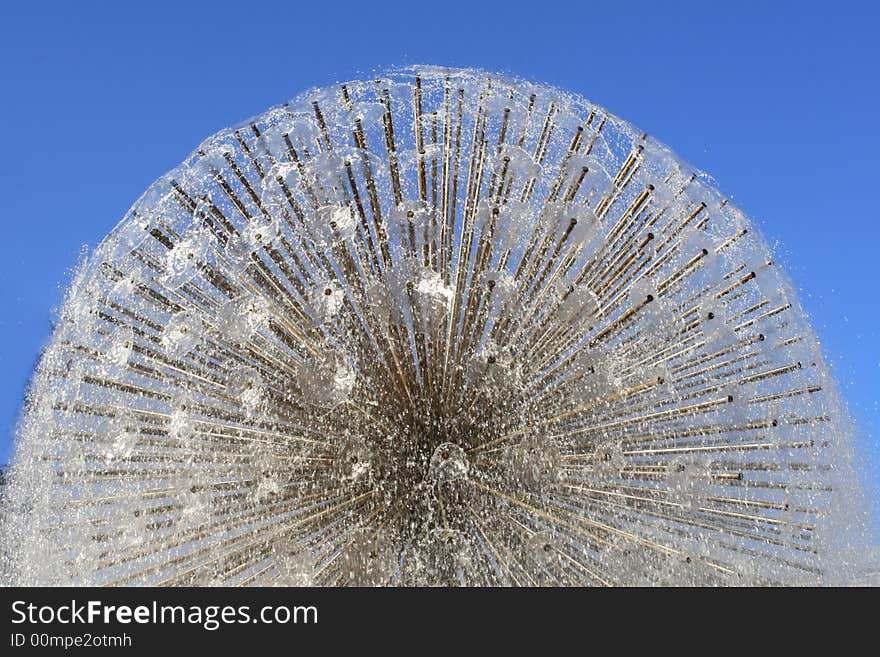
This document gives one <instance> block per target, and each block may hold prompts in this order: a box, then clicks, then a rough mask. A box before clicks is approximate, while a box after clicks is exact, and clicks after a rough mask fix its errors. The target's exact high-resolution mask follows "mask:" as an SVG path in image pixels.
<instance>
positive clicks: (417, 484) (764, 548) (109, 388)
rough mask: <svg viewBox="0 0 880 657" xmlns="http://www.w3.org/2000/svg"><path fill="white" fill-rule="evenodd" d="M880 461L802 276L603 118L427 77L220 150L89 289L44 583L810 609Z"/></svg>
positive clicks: (851, 549)
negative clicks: (733, 595)
mask: <svg viewBox="0 0 880 657" xmlns="http://www.w3.org/2000/svg"><path fill="white" fill-rule="evenodd" d="M852 443H853V431H852V429H851V426H850V423H849V420H848V418H847V415H846V412H845V410H844V408H843V406H842V404H841V400H840V399H839V397H838V394H837V392H836V391H835V383H834V381H833V380H832V379H831V378H830V377H829V374H828V371H827V369H826V367H825V365H824V364H823V361H822V356H821V354H820V351H819V348H818V346H817V341H816V339H815V337H814V335H813V333H812V331H811V329H810V327H809V325H808V323H807V321H806V319H805V316H804V313H803V311H802V310H801V308H800V306H799V305H798V302H797V299H796V297H795V294H794V292H793V289H792V286H791V284H790V283H789V282H788V279H787V278H786V277H785V275H784V274H783V273H782V272H781V271H780V269H779V267H778V265H777V264H776V263H775V262H774V260H773V256H772V254H771V253H770V251H769V250H768V248H767V246H766V244H765V243H764V241H763V240H762V239H761V237H760V236H759V235H758V234H757V233H756V231H755V229H754V227H753V226H752V225H751V223H750V222H749V221H748V219H747V218H746V217H745V216H744V215H743V214H742V212H740V211H739V210H738V209H737V208H736V207H734V206H733V205H731V204H730V203H728V201H727V199H725V198H724V197H722V196H721V195H720V194H719V192H718V191H717V190H716V189H714V188H713V187H712V185H711V184H709V182H708V181H707V179H706V177H705V176H704V175H702V174H701V173H700V172H698V171H695V170H693V169H691V168H689V167H688V166H687V165H686V164H684V163H683V162H682V161H681V160H679V159H678V158H677V157H676V156H675V155H674V154H673V153H672V152H670V151H669V150H668V149H667V148H666V147H665V146H663V145H661V144H659V143H657V142H656V141H654V140H653V139H651V138H650V137H648V136H647V135H644V134H641V133H639V132H638V131H637V130H635V129H634V128H633V127H632V126H630V125H629V124H627V123H625V122H623V121H621V120H620V119H618V118H616V117H614V116H613V115H611V114H609V113H608V112H606V111H605V110H604V109H602V108H600V107H597V106H595V105H592V104H590V103H589V102H587V101H585V100H583V99H581V98H579V97H576V96H572V95H569V94H567V93H564V92H561V91H559V90H556V89H551V88H547V87H544V86H538V85H534V84H529V83H526V82H522V81H519V80H512V79H508V78H505V77H503V76H496V75H491V74H487V73H484V72H481V71H472V70H453V69H443V68H433V67H420V68H417V69H408V70H402V71H396V72H393V73H391V74H389V75H385V76H382V77H380V78H378V79H375V80H369V81H358V82H351V83H348V84H344V85H335V86H333V87H330V88H326V89H319V90H315V91H311V92H308V93H306V94H304V95H303V96H300V97H299V98H297V99H295V100H293V101H291V102H289V103H285V104H284V105H282V106H280V107H276V108H273V109H271V110H269V111H267V112H265V113H264V114H262V115H260V116H258V117H255V118H253V119H251V120H250V121H247V122H245V123H242V124H240V125H239V126H237V127H235V128H231V129H228V130H224V131H221V132H220V133H218V134H216V135H214V136H212V137H211V138H209V139H208V140H207V141H205V142H204V143H203V144H202V145H201V146H200V147H199V148H198V149H197V150H196V151H195V152H194V153H192V154H191V155H190V156H189V157H188V158H187V159H186V161H185V162H184V163H183V164H181V165H180V166H179V167H178V168H176V169H175V170H173V171H172V172H170V173H168V174H167V175H165V176H163V177H162V178H160V179H159V180H158V181H156V183H154V184H153V185H152V186H151V187H150V188H149V189H148V190H147V192H146V193H145V194H144V195H143V196H142V197H141V198H140V199H139V200H138V201H137V202H136V203H135V205H134V206H133V207H132V208H131V210H130V211H129V212H128V214H127V215H126V216H125V218H124V219H123V221H122V222H121V223H120V224H119V225H118V226H117V227H116V228H115V229H114V230H113V231H112V232H111V233H110V234H109V235H108V237H107V238H106V239H105V240H104V241H103V242H102V243H101V244H100V246H99V247H98V248H97V249H96V250H95V252H94V253H93V254H92V255H91V256H90V257H89V258H88V260H87V261H86V262H85V263H84V264H83V266H82V268H81V269H80V270H79V272H78V273H77V275H76V276H75V279H74V281H73V283H72V285H71V287H70V290H69V292H68V295H67V298H66V301H65V303H64V306H63V310H62V311H61V315H60V320H59V324H58V326H57V329H56V330H55V332H54V335H53V337H52V341H51V344H50V345H49V346H48V348H47V349H46V351H45V354H44V355H43V358H42V361H41V363H40V365H39V368H38V371H37V373H36V375H35V381H34V384H33V386H32V390H31V392H30V395H29V400H28V408H27V410H26V414H25V417H24V419H23V421H22V423H21V426H20V429H19V438H18V443H17V448H16V455H15V460H14V463H13V466H12V469H11V473H10V482H9V485H8V486H7V489H6V494H5V497H6V499H5V502H4V517H3V523H4V527H3V538H4V541H5V546H4V552H5V559H6V563H5V565H4V571H5V573H4V576H5V579H6V580H7V581H9V582H14V583H23V584H70V585H80V584H109V585H132V584H147V585H154V584H156V585H158V584H170V585H206V584H220V585H249V584H263V585H265V584H278V585H351V584H353V585H389V584H390V585H395V584H399V585H421V584H430V585H582V584H583V585H594V584H595V585H628V584H697V585H703V584H815V583H836V582H841V581H847V580H848V578H850V576H851V575H853V574H854V573H856V572H857V571H858V572H862V571H860V570H859V569H860V568H862V566H863V564H861V563H860V561H859V559H860V558H861V555H862V554H863V547H864V546H865V545H866V542H865V541H866V538H865V536H866V534H865V532H866V531H867V530H866V529H865V524H864V516H863V515H861V514H862V513H863V510H864V505H863V503H862V501H861V498H860V494H859V488H858V486H857V484H856V479H857V477H856V475H855V472H854V470H853V468H852V465H851V461H852V455H851V451H852Z"/></svg>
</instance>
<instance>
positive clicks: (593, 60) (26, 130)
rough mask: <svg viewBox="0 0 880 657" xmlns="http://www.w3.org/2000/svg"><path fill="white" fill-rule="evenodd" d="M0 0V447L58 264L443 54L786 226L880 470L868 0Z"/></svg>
mask: <svg viewBox="0 0 880 657" xmlns="http://www.w3.org/2000/svg"><path fill="white" fill-rule="evenodd" d="M2 4H3V7H2V8H0V130H2V139H0V155H2V157H0V226H2V237H0V308H2V309H3V310H2V314H0V462H4V461H6V459H7V458H8V456H9V452H10V445H11V436H12V432H13V426H14V423H15V420H16V416H17V412H18V409H19V407H20V404H21V399H22V396H23V393H24V388H25V384H26V381H27V380H28V377H29V375H30V373H31V371H32V368H33V366H34V364H35V360H36V357H37V354H38V352H39V349H40V347H41V346H42V345H43V344H44V342H45V341H46V339H47V338H48V332H49V322H50V318H51V309H52V308H53V307H54V306H55V305H56V304H57V303H58V301H59V300H60V296H61V289H62V288H63V286H64V285H65V284H66V281H67V279H68V276H69V270H70V268H71V267H72V266H73V265H74V264H75V262H76V261H77V258H78V254H79V253H80V250H81V248H82V247H83V245H88V246H89V247H94V246H95V245H96V244H97V243H98V241H99V240H100V239H101V238H102V237H103V236H104V235H105V234H106V233H107V232H108V231H109V230H110V229H111V228H112V227H113V226H114V225H115V224H116V222H117V221H118V220H119V219H120V218H121V217H122V215H123V214H124V212H125V211H126V209H127V208H128V207H129V205H130V204H131V203H132V202H133V201H134V200H135V199H136V198H137V197H138V196H139V195H140V193H141V192H142V191H143V190H144V189H145V188H146V187H147V185H148V184H149V183H150V182H151V181H152V180H154V179H155V178H157V177H158V176H159V175H161V174H162V173H164V172H165V171H167V170H168V169H170V168H172V167H174V166H175V165H176V164H177V163H178V162H180V161H181V160H182V159H183V158H184V156H185V155H186V154H187V153H188V152H189V151H190V150H192V149H193V148H194V147H195V146H196V145H197V144H198V143H199V142H200V141H201V140H202V139H203V138H205V137H207V136H208V135H210V134H211V133H213V132H215V131H217V130H218V129H220V128H222V127H224V126H227V125H229V124H232V123H236V122H238V121H240V120H242V119H244V118H246V117H248V116H250V115H253V114H256V113H258V112H261V111H262V110H264V109H266V108H267V107H269V106H270V105H273V104H277V103H279V102H281V101H284V100H286V99H288V98H289V97H291V96H293V95H295V94H296V93H298V92H299V91H301V90H304V89H306V88H308V87H312V86H321V85H326V84H330V83H333V82H336V81H340V80H345V79H351V78H354V77H357V76H359V75H362V74H369V73H371V72H372V71H373V70H374V69H376V68H383V67H388V66H394V65H400V64H412V63H434V64H445V65H450V66H478V67H481V68H486V69H490V70H498V71H503V72H506V73H510V74H513V75H516V76H520V77H525V78H529V79H534V80H537V81H543V82H547V83H550V84H553V85H557V86H560V87H563V88H566V89H569V90H571V91H575V92H578V93H580V94H582V95H584V96H586V97H587V98H589V99H590V100H592V101H593V102H596V103H598V104H600V105H603V106H605V107H606V108H608V109H609V110H610V111H612V112H614V113H615V114H617V115H618V116H621V117H623V118H625V119H627V120H629V121H631V122H633V123H634V124H635V125H637V126H639V127H641V128H642V129H644V130H646V131H647V132H649V133H651V134H653V135H655V136H656V137H657V138H659V139H660V140H662V141H664V142H666V143H667V144H669V145H670V146H671V147H672V148H673V149H674V150H675V151H677V152H678V153H679V154H680V155H682V156H683V157H684V158H685V159H686V160H688V161H689V162H691V163H692V164H693V165H695V166H697V167H699V168H701V169H704V170H705V171H707V172H709V173H711V174H712V175H714V176H715V177H716V178H717V180H718V182H719V186H720V187H721V189H722V190H723V191H724V192H725V193H726V194H728V195H729V196H730V197H731V198H732V199H733V200H734V202H735V203H737V204H738V205H739V206H740V207H742V208H743V209H744V210H745V211H746V212H747V213H748V214H749V215H750V216H751V217H752V218H753V219H754V220H755V222H756V223H757V224H758V225H759V226H760V227H761V229H762V230H763V231H764V234H765V236H766V237H767V238H768V240H769V241H770V242H771V243H775V242H777V241H778V243H779V244H778V245H777V251H778V253H779V254H780V257H781V260H782V262H783V265H784V266H785V267H786V268H787V270H788V271H789V273H790V274H791V275H792V277H793V278H794V279H795V282H796V284H797V286H798V288H799V289H800V292H801V296H802V301H803V303H804V305H805V306H806V308H807V310H808V311H809V313H810V314H811V315H812V318H813V322H814V326H815V327H816V330H817V331H818V334H819V336H820V338H821V340H822V343H823V346H824V349H825V353H826V356H827V358H828V360H829V362H830V363H831V365H832V368H833V370H834V372H835V373H836V375H837V376H838V378H839V379H840V381H841V384H842V389H843V392H844V394H845V396H846V397H847V398H848V400H849V403H850V407H851V410H852V412H853V414H854V415H855V417H856V420H857V422H858V425H859V428H860V430H861V432H862V434H863V439H862V441H861V443H860V449H861V450H862V453H863V454H865V455H868V456H869V457H871V458H872V466H871V468H872V475H871V478H872V480H873V485H875V486H876V485H877V482H878V481H880V439H878V430H880V410H878V393H880V340H878V323H880V301H878V295H877V284H878V279H880V277H878V273H877V272H878V269H877V264H876V263H877V259H878V256H877V254H878V237H880V228H878V226H880V217H878V204H877V202H876V194H877V191H878V189H880V185H878V182H877V169H878V152H880V148H878V147H880V136H878V135H880V130H878V126H877V115H878V111H880V110H878V107H880V86H878V75H880V74H878V69H880V49H878V45H877V43H878V36H877V34H876V26H877V24H878V19H880V15H878V12H880V9H877V8H876V3H873V2H861V3H854V2H848V1H841V0H836V1H835V2H830V3H829V2H822V3H819V2H812V1H811V0H801V1H800V2H796V3H795V2H791V3H786V2H767V1H766V0H765V1H762V2H754V3H752V2H748V1H744V0H738V1H737V2H721V3H719V2H713V1H712V0H702V1H700V2H675V1H674V0H671V1H665V2H656V1H654V2H636V1H629V2H608V1H605V2H589V1H587V0H581V1H580V2H571V3H555V2H552V1H547V0H535V1H533V2H518V1H517V0H507V1H506V2H494V1H491V2H490V1H486V0H471V1H469V2H463V3H458V2H455V1H450V0H447V1H446V2H440V3H421V2H395V1H393V0H392V1H386V2H363V1H362V2H357V3H351V4H348V3H345V2H309V3H305V2H294V1H291V0H287V1H286V2H274V1H272V0H260V2H246V1H244V0H241V1H239V2H235V3H231V2H223V1H221V0H215V1H214V2H205V3H197V2H186V1H184V0H178V1H177V2H164V1H163V0H151V1H150V2H142V3H137V2H114V3H109V2H107V3H101V4H96V3H89V2H84V1H81V2H65V3H52V2H4V3H2ZM721 5H725V6H724V7H721ZM875 496H876V493H875Z"/></svg>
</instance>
